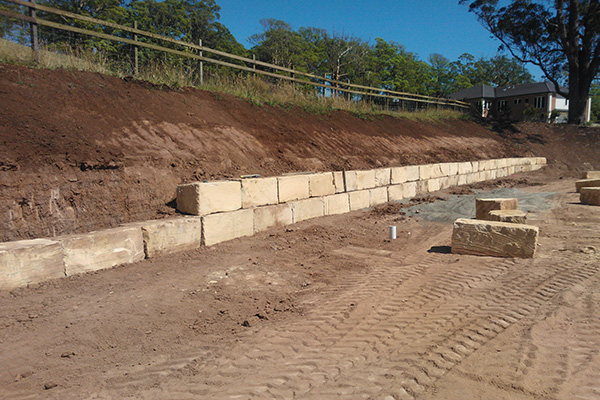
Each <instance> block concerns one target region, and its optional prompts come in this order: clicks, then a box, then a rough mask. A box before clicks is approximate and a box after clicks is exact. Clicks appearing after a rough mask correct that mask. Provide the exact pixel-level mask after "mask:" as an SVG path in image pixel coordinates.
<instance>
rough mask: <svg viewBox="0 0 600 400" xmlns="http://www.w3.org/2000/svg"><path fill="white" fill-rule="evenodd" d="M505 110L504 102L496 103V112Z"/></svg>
mask: <svg viewBox="0 0 600 400" xmlns="http://www.w3.org/2000/svg"><path fill="white" fill-rule="evenodd" d="M504 110H506V100H499V101H498V111H504Z"/></svg>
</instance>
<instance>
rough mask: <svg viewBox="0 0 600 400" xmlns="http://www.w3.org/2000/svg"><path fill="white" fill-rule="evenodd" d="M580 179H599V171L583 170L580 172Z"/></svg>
mask: <svg viewBox="0 0 600 400" xmlns="http://www.w3.org/2000/svg"><path fill="white" fill-rule="evenodd" d="M581 179H600V171H585V172H584V173H582V174H581Z"/></svg>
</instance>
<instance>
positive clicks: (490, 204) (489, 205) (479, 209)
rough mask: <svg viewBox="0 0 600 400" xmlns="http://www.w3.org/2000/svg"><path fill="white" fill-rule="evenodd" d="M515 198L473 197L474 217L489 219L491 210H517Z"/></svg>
mask: <svg viewBox="0 0 600 400" xmlns="http://www.w3.org/2000/svg"><path fill="white" fill-rule="evenodd" d="M517 209H518V206H517V199H515V198H505V199H502V198H498V199H475V218H477V219H489V213H490V211H492V210H517Z"/></svg>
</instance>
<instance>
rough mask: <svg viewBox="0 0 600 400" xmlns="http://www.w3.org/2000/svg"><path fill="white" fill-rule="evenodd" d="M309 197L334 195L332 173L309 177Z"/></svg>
mask: <svg viewBox="0 0 600 400" xmlns="http://www.w3.org/2000/svg"><path fill="white" fill-rule="evenodd" d="M308 187H309V193H310V197H319V196H328V195H330V194H335V184H334V182H333V173H331V172H323V173H319V174H313V175H310V177H309V179H308Z"/></svg>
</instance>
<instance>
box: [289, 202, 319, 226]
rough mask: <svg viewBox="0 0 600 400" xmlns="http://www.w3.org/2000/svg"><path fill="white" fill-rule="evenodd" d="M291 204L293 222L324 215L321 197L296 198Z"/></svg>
mask: <svg viewBox="0 0 600 400" xmlns="http://www.w3.org/2000/svg"><path fill="white" fill-rule="evenodd" d="M291 204H292V215H293V218H294V223H296V222H300V221H304V220H307V219H311V218H316V217H322V216H323V215H325V202H324V200H323V198H322V197H313V198H310V199H305V200H298V201H294V202H292V203H291Z"/></svg>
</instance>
